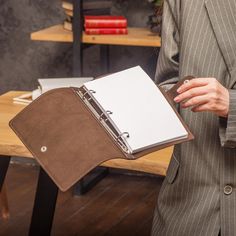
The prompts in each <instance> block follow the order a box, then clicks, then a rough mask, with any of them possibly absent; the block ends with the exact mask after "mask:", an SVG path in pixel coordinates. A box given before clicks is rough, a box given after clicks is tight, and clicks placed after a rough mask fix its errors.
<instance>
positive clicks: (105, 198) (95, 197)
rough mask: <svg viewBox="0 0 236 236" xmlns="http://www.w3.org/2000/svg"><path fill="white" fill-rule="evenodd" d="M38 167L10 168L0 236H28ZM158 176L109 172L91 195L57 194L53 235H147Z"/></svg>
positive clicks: (0, 224)
mask: <svg viewBox="0 0 236 236" xmlns="http://www.w3.org/2000/svg"><path fill="white" fill-rule="evenodd" d="M37 175H38V168H36V167H32V166H30V167H29V166H26V165H23V166H22V165H11V166H10V168H9V171H8V174H7V179H6V183H7V191H8V198H9V205H10V219H9V220H8V221H3V220H2V219H0V235H1V236H2V235H4V236H5V235H6V236H13V235H14V236H15V235H19V236H24V235H27V232H28V227H29V223H30V217H31V213H32V206H33V199H34V193H35V189H36V183H37ZM162 180H163V179H162V178H161V177H160V178H158V177H157V178H153V177H146V176H130V175H123V174H119V173H114V172H112V173H111V174H109V175H108V176H107V177H106V178H105V179H104V180H102V181H101V182H100V183H99V184H97V185H96V186H95V187H94V188H93V189H92V190H90V192H88V193H87V194H85V195H83V196H80V197H73V196H72V193H71V191H68V192H66V193H61V192H60V193H59V197H58V201H57V208H56V213H55V218H54V224H53V229H52V235H58V236H64V235H65V236H70V235H71V236H72V235H73V236H76V235H78V236H79V235H81V236H87V235H91V236H92V235H96V236H100V235H106V236H118V235H119V236H121V235H122V236H125V235H129V236H132V235H137V236H146V235H150V229H151V224H152V215H153V210H154V206H155V204H156V199H157V194H158V191H159V189H160V186H161V183H162Z"/></svg>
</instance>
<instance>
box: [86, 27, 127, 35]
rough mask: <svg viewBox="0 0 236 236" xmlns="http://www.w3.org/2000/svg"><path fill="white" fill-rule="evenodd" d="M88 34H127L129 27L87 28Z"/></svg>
mask: <svg viewBox="0 0 236 236" xmlns="http://www.w3.org/2000/svg"><path fill="white" fill-rule="evenodd" d="M85 33H86V34H127V33H128V30H127V28H94V29H91V28H86V29H85Z"/></svg>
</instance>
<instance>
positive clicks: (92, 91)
mask: <svg viewBox="0 0 236 236" xmlns="http://www.w3.org/2000/svg"><path fill="white" fill-rule="evenodd" d="M89 92H90V93H96V91H94V90H92V89H90V90H88V91H86V92H85V93H84V94H83V97H82V98H83V99H85V96H86V95H87V94H89Z"/></svg>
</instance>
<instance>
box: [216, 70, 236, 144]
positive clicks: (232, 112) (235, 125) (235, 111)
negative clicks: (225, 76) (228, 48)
mask: <svg viewBox="0 0 236 236" xmlns="http://www.w3.org/2000/svg"><path fill="white" fill-rule="evenodd" d="M232 77H233V78H235V77H236V68H235V69H234V70H233V73H232ZM220 141H221V145H222V146H223V147H228V148H236V85H234V87H233V88H231V89H229V114H228V117H227V118H222V117H220Z"/></svg>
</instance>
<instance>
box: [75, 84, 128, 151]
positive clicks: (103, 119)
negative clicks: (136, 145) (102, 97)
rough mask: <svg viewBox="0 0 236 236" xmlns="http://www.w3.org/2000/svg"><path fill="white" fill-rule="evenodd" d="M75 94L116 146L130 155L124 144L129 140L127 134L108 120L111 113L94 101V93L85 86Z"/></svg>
mask: <svg viewBox="0 0 236 236" xmlns="http://www.w3.org/2000/svg"><path fill="white" fill-rule="evenodd" d="M76 92H77V94H78V95H79V96H80V98H81V99H82V100H83V101H84V103H85V104H86V105H87V106H88V107H89V109H90V110H91V112H92V113H93V114H94V116H95V117H96V118H97V120H99V121H100V123H101V124H102V125H103V126H104V128H105V129H106V130H107V131H108V133H109V134H110V135H111V136H112V138H113V139H114V140H115V141H116V142H117V143H118V145H119V146H120V147H121V148H122V150H123V151H124V152H126V153H131V152H130V150H129V147H128V144H127V143H126V139H127V138H129V133H128V132H120V131H119V130H117V129H116V127H115V126H114V125H113V122H112V120H111V118H110V115H111V114H112V111H109V110H107V111H105V110H104V109H103V108H102V107H101V106H100V105H99V104H98V103H97V102H96V100H95V99H94V96H93V94H95V93H96V91H94V90H92V89H90V90H88V89H86V87H85V86H82V87H80V88H78V89H76Z"/></svg>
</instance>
